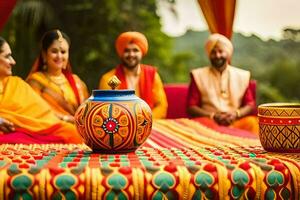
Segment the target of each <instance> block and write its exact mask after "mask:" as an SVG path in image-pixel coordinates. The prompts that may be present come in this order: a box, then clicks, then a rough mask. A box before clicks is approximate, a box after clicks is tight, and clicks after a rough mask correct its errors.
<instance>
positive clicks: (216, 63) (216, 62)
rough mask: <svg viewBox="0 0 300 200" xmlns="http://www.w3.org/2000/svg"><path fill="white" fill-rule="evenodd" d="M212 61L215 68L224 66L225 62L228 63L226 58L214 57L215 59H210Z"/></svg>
mask: <svg viewBox="0 0 300 200" xmlns="http://www.w3.org/2000/svg"><path fill="white" fill-rule="evenodd" d="M210 63H211V65H212V66H213V67H215V68H217V69H218V68H221V67H223V66H224V64H225V63H226V58H223V57H222V58H214V59H210Z"/></svg>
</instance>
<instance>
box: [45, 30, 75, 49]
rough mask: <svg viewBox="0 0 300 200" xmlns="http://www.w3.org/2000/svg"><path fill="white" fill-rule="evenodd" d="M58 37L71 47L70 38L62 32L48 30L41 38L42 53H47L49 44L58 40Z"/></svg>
mask: <svg viewBox="0 0 300 200" xmlns="http://www.w3.org/2000/svg"><path fill="white" fill-rule="evenodd" d="M60 37H63V38H64V39H65V40H66V41H67V42H68V44H69V46H70V45H71V40H70V38H69V37H68V36H67V34H65V33H64V32H62V31H60V30H57V29H55V30H50V31H47V32H46V33H45V34H44V35H43V37H42V41H41V44H42V47H41V48H42V50H43V51H47V49H48V48H49V47H50V46H51V44H52V43H53V41H54V40H58V39H59V38H60Z"/></svg>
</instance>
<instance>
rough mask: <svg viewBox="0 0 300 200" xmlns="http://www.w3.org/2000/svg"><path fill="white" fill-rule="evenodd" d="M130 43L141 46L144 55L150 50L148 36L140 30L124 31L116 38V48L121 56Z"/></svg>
mask: <svg viewBox="0 0 300 200" xmlns="http://www.w3.org/2000/svg"><path fill="white" fill-rule="evenodd" d="M129 43H134V44H136V45H137V46H139V47H140V49H141V51H142V53H143V56H145V55H146V54H147V51H148V41H147V38H146V37H145V36H144V35H143V34H142V33H139V32H124V33H122V34H121V35H119V37H118V38H117V40H116V44H115V45H116V50H117V53H118V55H119V56H120V57H121V56H122V54H123V53H124V49H125V47H126V46H127V44H129Z"/></svg>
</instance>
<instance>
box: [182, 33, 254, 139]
mask: <svg viewBox="0 0 300 200" xmlns="http://www.w3.org/2000/svg"><path fill="white" fill-rule="evenodd" d="M205 50H206V53H207V56H208V57H209V60H210V62H211V65H210V66H206V67H202V68H197V69H194V70H192V71H191V83H190V85H189V92H188V102H187V104H188V105H187V112H188V113H189V114H190V115H191V116H193V117H210V118H211V119H213V120H214V121H215V122H216V123H218V124H219V125H223V126H233V127H235V128H240V129H245V130H248V131H251V132H254V133H258V130H259V127H258V122H257V119H256V117H254V116H249V115H250V114H251V113H252V112H253V110H254V109H255V106H256V105H255V99H254V97H253V95H252V93H251V90H250V88H249V82H250V72H249V71H245V70H242V69H239V68H236V67H233V66H231V65H230V64H229V61H230V59H231V56H232V53H233V46H232V43H231V42H230V40H228V39H227V38H226V37H225V36H223V35H220V34H212V35H211V36H210V37H209V38H208V41H207V42H206V45H205Z"/></svg>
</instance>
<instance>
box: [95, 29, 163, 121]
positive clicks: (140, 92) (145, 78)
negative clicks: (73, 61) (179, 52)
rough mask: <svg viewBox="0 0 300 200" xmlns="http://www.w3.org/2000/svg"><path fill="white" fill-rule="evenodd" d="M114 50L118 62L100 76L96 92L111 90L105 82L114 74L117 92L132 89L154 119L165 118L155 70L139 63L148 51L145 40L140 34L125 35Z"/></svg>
mask: <svg viewBox="0 0 300 200" xmlns="http://www.w3.org/2000/svg"><path fill="white" fill-rule="evenodd" d="M115 47H116V51H117V53H118V55H119V57H120V60H121V63H120V64H119V65H118V66H117V67H116V68H114V69H112V70H111V71H109V72H107V73H106V74H104V75H103V76H102V77H101V79H100V83H99V89H110V87H109V86H108V81H109V79H110V78H111V77H112V76H113V75H116V76H117V77H118V78H119V79H120V81H121V84H120V85H119V87H118V88H117V89H133V90H135V93H136V94H137V96H139V97H140V98H142V99H143V100H144V101H146V102H147V103H148V105H149V106H150V108H151V109H152V113H153V118H156V119H159V118H165V117H166V115H167V107H168V104H167V98H166V94H165V91H164V88H163V83H162V81H161V79H160V76H159V74H158V73H157V70H156V68H155V67H153V66H150V65H145V64H141V61H142V58H143V57H144V56H145V55H146V54H147V51H148V41H147V39H146V37H145V36H144V35H143V34H142V33H139V32H124V33H122V34H120V35H119V37H118V38H117V40H116V44H115Z"/></svg>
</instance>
